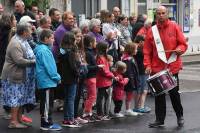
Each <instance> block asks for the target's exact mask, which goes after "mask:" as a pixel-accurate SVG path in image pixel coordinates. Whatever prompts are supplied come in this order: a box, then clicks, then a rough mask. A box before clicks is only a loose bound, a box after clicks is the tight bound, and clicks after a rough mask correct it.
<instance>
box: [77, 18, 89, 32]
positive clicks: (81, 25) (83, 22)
mask: <svg viewBox="0 0 200 133" xmlns="http://www.w3.org/2000/svg"><path fill="white" fill-rule="evenodd" d="M89 24H90V20H89V19H85V20H83V21H81V22H80V26H79V27H80V29H81V30H83V28H84V27H89Z"/></svg>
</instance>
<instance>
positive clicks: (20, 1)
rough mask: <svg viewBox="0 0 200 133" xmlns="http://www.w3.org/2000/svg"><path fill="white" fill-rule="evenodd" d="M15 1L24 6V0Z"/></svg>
mask: <svg viewBox="0 0 200 133" xmlns="http://www.w3.org/2000/svg"><path fill="white" fill-rule="evenodd" d="M15 3H20V4H21V5H23V6H24V2H23V1H22V0H16V1H15Z"/></svg>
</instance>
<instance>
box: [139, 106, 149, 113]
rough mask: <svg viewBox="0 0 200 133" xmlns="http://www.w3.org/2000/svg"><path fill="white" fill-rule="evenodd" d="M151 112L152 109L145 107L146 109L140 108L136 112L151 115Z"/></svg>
mask: <svg viewBox="0 0 200 133" xmlns="http://www.w3.org/2000/svg"><path fill="white" fill-rule="evenodd" d="M150 111H151V108H149V107H144V108H139V109H137V111H136V112H139V113H149V112H150Z"/></svg>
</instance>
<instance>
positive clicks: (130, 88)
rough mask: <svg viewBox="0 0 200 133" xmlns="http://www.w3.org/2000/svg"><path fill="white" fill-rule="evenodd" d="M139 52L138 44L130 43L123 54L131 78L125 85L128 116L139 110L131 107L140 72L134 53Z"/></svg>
mask: <svg viewBox="0 0 200 133" xmlns="http://www.w3.org/2000/svg"><path fill="white" fill-rule="evenodd" d="M136 53H137V45H135V44H134V43H129V44H127V45H126V46H125V50H124V54H123V55H122V61H123V62H124V63H126V66H127V71H126V72H125V73H124V75H125V77H127V78H129V82H128V84H127V85H126V86H125V89H124V90H125V92H126V111H125V115H127V116H136V115H138V113H137V112H133V111H132V109H131V101H132V100H133V99H134V95H133V94H134V91H136V90H137V88H138V87H139V72H138V66H137V63H136V61H135V59H134V57H133V56H134V55H135V54H136Z"/></svg>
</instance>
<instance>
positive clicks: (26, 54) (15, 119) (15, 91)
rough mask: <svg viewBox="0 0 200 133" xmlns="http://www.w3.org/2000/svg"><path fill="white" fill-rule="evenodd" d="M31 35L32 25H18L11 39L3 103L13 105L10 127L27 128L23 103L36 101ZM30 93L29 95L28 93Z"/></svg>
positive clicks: (6, 61) (7, 53)
mask: <svg viewBox="0 0 200 133" xmlns="http://www.w3.org/2000/svg"><path fill="white" fill-rule="evenodd" d="M30 36H31V25H30V24H25V23H21V24H19V25H17V31H16V35H15V36H14V37H13V38H12V39H11V41H10V43H9V45H8V47H7V51H6V58H5V63H4V66H3V70H2V75H1V77H2V88H3V95H2V96H3V105H6V106H9V107H11V120H10V124H9V126H8V127H9V128H27V126H26V125H25V124H26V123H24V122H22V120H21V117H22V111H21V108H22V106H23V105H26V104H29V103H34V101H35V97H34V88H35V86H34V85H35V83H34V78H33V76H34V71H33V70H34V67H33V64H34V63H35V56H34V54H33V51H32V49H31V47H30V45H29V43H28V42H27V38H29V37H30ZM27 94H28V95H27Z"/></svg>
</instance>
